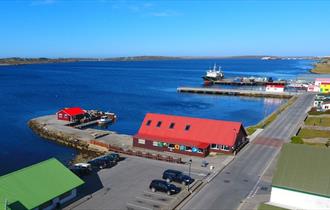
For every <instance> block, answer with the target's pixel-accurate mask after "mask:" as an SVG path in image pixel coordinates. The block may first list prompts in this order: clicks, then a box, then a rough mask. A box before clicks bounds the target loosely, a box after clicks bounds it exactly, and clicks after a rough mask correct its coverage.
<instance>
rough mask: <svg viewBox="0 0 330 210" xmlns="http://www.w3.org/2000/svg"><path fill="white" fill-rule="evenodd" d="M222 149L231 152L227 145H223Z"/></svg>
mask: <svg viewBox="0 0 330 210" xmlns="http://www.w3.org/2000/svg"><path fill="white" fill-rule="evenodd" d="M220 149H221V150H223V151H229V150H230V148H229V147H228V146H226V145H221V147H220Z"/></svg>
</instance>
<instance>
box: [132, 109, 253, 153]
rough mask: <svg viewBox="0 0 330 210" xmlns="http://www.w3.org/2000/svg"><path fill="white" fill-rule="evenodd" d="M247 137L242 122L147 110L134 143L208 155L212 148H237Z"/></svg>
mask: <svg viewBox="0 0 330 210" xmlns="http://www.w3.org/2000/svg"><path fill="white" fill-rule="evenodd" d="M246 136H247V134H246V131H245V129H244V127H243V125H242V124H241V123H240V122H230V121H222V120H211V119H201V118H192V117H182V116H173V115H164V114H153V113H148V114H146V116H145V118H144V120H143V122H142V124H141V127H140V129H139V131H138V133H137V134H136V135H135V136H134V137H133V146H135V147H143V148H146V149H152V150H158V151H170V152H175V153H181V154H187V155H195V156H201V157H205V156H207V155H208V154H209V152H210V151H213V152H223V153H232V152H234V151H236V150H237V149H238V148H240V146H241V145H243V144H244V143H245V142H246V141H247V139H246Z"/></svg>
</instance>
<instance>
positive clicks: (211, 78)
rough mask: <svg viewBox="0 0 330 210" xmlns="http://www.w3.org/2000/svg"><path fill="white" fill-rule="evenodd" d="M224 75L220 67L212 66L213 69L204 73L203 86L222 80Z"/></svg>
mask: <svg viewBox="0 0 330 210" xmlns="http://www.w3.org/2000/svg"><path fill="white" fill-rule="evenodd" d="M224 76H225V75H224V73H223V71H222V70H221V66H217V65H216V64H214V66H213V69H209V70H207V71H206V75H205V76H203V77H202V78H203V80H204V84H205V85H211V84H213V83H214V82H215V81H219V80H222V79H223V78H224Z"/></svg>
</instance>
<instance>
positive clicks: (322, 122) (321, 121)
mask: <svg viewBox="0 0 330 210" xmlns="http://www.w3.org/2000/svg"><path fill="white" fill-rule="evenodd" d="M305 125H312V126H325V127H329V126H330V117H308V118H307V120H306V121H305Z"/></svg>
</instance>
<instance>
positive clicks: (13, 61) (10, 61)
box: [0, 57, 79, 65]
mask: <svg viewBox="0 0 330 210" xmlns="http://www.w3.org/2000/svg"><path fill="white" fill-rule="evenodd" d="M76 61H79V60H78V59H74V58H56V59H52V58H20V57H12V58H1V59H0V65H23V64H41V63H65V62H76Z"/></svg>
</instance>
